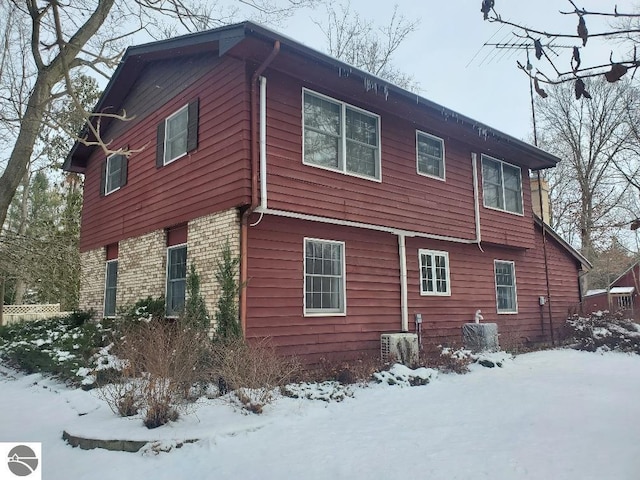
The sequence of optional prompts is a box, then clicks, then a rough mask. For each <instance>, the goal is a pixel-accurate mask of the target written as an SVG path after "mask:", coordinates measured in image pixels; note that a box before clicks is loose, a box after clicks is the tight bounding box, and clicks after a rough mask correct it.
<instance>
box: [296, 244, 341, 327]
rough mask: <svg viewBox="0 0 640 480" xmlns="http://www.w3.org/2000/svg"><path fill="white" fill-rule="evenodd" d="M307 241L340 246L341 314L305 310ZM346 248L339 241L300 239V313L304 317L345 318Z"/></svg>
mask: <svg viewBox="0 0 640 480" xmlns="http://www.w3.org/2000/svg"><path fill="white" fill-rule="evenodd" d="M307 241H312V242H323V243H335V244H338V245H341V246H342V312H322V311H317V310H311V311H309V310H307ZM346 257H347V254H346V246H345V242H341V241H339V240H326V239H324V238H314V237H304V238H303V239H302V269H303V275H302V311H303V313H304V316H305V317H346V316H347V270H346V263H347V262H346Z"/></svg>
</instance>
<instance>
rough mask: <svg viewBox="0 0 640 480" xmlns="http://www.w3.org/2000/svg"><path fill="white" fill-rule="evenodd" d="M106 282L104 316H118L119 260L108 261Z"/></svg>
mask: <svg viewBox="0 0 640 480" xmlns="http://www.w3.org/2000/svg"><path fill="white" fill-rule="evenodd" d="M105 270H106V272H105V282H104V316H105V317H115V315H116V290H117V285H118V260H109V261H107V264H106V268H105Z"/></svg>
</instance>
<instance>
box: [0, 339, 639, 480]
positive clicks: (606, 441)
mask: <svg viewBox="0 0 640 480" xmlns="http://www.w3.org/2000/svg"><path fill="white" fill-rule="evenodd" d="M352 393H353V397H350V396H347V397H346V398H345V400H344V401H342V402H330V403H327V402H324V401H319V400H302V399H293V398H280V399H278V401H277V402H276V403H275V404H274V405H272V406H268V407H267V408H266V409H265V413H264V414H263V415H260V416H258V415H245V414H242V413H241V412H240V411H239V410H237V409H234V408H233V407H232V406H231V405H229V403H228V402H225V401H223V400H221V399H216V400H205V399H203V400H202V401H200V402H199V403H198V404H197V405H196V406H194V408H193V409H192V411H191V413H189V414H187V415H184V416H183V417H182V419H181V420H179V421H178V422H176V423H174V424H171V425H167V426H164V427H161V428H159V429H156V430H152V431H149V430H147V429H146V428H144V427H142V426H141V420H140V419H121V418H116V417H115V416H114V415H113V414H112V413H111V411H110V410H109V409H108V408H107V407H106V405H105V404H104V403H103V402H102V400H99V399H98V398H96V396H95V394H94V393H93V392H84V391H82V390H70V389H67V388H65V387H63V386H61V385H60V384H57V383H55V382H53V381H51V380H48V379H43V378H42V377H40V376H38V375H31V376H21V375H17V374H15V373H14V372H12V371H10V370H7V369H4V368H2V367H0V441H6V442H17V441H20V442H29V441H34V442H42V443H43V445H42V452H43V453H42V454H43V478H45V479H61V480H62V479H64V480H69V479H85V478H86V479H89V478H91V479H92V480H93V479H95V480H99V479H118V480H122V479H126V478H147V477H150V478H154V479H179V478H183V479H186V478H194V479H195V478H198V479H200V478H201V479H208V478H211V479H213V478H216V479H217V478H225V479H226V478H229V479H231V478H238V479H261V480H262V479H289V478H291V479H305V480H306V479H360V478H363V479H378V478H380V479H383V478H384V479H403V480H406V479H409V478H413V479H429V480H436V479H447V480H452V479H482V478H486V479H492V480H503V479H504V480H518V479H554V480H563V479H567V480H568V479H571V480H577V479H580V480H587V479H615V480H624V479H629V480H631V479H638V478H640V356H633V355H626V354H616V353H606V354H603V355H601V354H597V353H586V352H578V351H572V350H556V351H546V352H537V353H531V354H527V355H521V356H518V357H516V358H515V359H514V360H513V361H508V362H506V363H505V365H504V367H503V368H492V369H489V368H482V367H474V368H473V371H472V372H471V373H469V374H467V375H439V376H438V377H437V378H435V379H432V380H431V382H430V383H429V384H428V385H425V386H416V387H400V386H387V385H372V386H370V387H368V388H353V389H352ZM79 413H81V414H83V415H82V416H79V415H78V414H79ZM63 429H70V430H72V431H73V432H76V433H78V434H81V433H84V434H87V435H90V434H99V436H100V437H101V438H109V437H117V438H122V437H123V436H126V437H128V438H129V439H138V438H157V439H160V440H163V445H165V446H168V445H171V444H172V443H175V441H178V440H184V439H191V438H199V439H200V441H198V442H197V443H193V444H186V445H184V446H183V447H182V448H179V449H172V450H171V451H170V452H169V453H164V452H163V453H157V454H156V453H154V451H152V450H151V449H149V448H147V449H146V450H144V451H142V452H139V453H122V452H109V451H105V450H90V451H86V450H80V449H78V448H72V447H70V446H69V445H67V444H66V443H65V442H64V441H62V440H61V435H62V430H63Z"/></svg>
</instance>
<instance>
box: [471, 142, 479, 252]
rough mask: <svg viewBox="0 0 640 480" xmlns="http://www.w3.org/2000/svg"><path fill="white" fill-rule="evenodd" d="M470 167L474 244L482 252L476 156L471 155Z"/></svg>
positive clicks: (474, 154) (475, 154)
mask: <svg viewBox="0 0 640 480" xmlns="http://www.w3.org/2000/svg"><path fill="white" fill-rule="evenodd" d="M471 166H472V168H473V203H474V208H475V211H474V214H475V220H476V242H475V243H477V244H478V248H479V249H480V250H482V246H481V245H480V243H481V242H482V233H481V232H480V194H479V188H478V154H477V153H472V154H471Z"/></svg>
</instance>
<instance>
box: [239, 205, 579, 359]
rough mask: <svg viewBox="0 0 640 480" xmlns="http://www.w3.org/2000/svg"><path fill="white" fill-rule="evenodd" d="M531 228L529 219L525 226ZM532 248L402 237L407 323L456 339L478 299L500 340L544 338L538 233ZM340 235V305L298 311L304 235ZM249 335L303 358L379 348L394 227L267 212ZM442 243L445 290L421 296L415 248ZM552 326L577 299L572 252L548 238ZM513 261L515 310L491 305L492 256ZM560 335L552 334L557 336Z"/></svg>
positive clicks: (254, 257)
mask: <svg viewBox="0 0 640 480" xmlns="http://www.w3.org/2000/svg"><path fill="white" fill-rule="evenodd" d="M532 229H533V228H532ZM535 235H536V248H534V249H530V250H522V249H504V248H498V247H495V246H491V245H483V250H484V251H481V250H480V249H479V248H478V246H477V245H464V244H457V243H451V242H440V241H430V240H424V239H418V238H407V239H406V243H407V269H408V300H409V328H410V330H411V331H415V330H414V329H415V323H414V318H415V314H416V313H421V314H422V317H423V322H424V323H423V341H424V342H426V343H436V344H438V343H441V342H442V341H449V342H453V343H455V344H458V345H459V344H460V341H461V338H460V328H461V326H462V324H463V323H466V322H472V321H473V319H474V314H475V311H476V310H477V309H481V310H482V314H483V315H484V321H486V322H496V323H498V326H499V332H500V334H501V341H502V342H503V344H514V343H522V342H539V341H548V340H549V339H550V336H549V319H548V309H547V306H546V305H545V306H544V308H542V309H541V307H540V305H539V300H538V298H539V296H545V297H546V283H545V275H544V263H543V253H542V243H541V242H542V240H541V233H540V232H539V231H538V229H536V231H535ZM304 237H313V238H321V239H326V240H337V241H343V242H345V258H346V281H347V294H346V305H347V314H346V315H345V316H337V317H331V316H327V317H305V316H304V315H303V276H304V273H303V251H304V250H303V239H304ZM248 245H249V263H248V268H249V283H248V286H247V298H248V311H247V316H248V320H247V335H248V337H249V338H256V337H264V336H270V337H272V338H273V339H274V341H275V343H276V345H279V346H280V347H281V348H282V350H283V352H286V353H293V354H297V355H300V356H301V357H302V358H303V359H304V361H306V362H315V361H318V360H319V359H320V358H322V357H340V356H356V355H359V354H363V353H368V354H376V353H377V352H378V351H379V341H380V334H381V333H385V332H398V331H400V329H401V313H400V280H399V261H398V244H397V237H396V236H395V235H391V234H385V233H379V232H372V231H367V230H362V229H356V228H348V227H338V226H333V225H327V224H320V223H314V222H306V221H301V220H294V219H285V218H279V217H273V216H268V215H267V216H264V218H263V219H262V221H261V222H260V223H259V224H258V226H256V227H251V228H249V240H248ZM421 248H424V249H432V250H442V251H447V252H449V262H450V276H451V290H452V294H451V296H450V297H438V296H421V295H420V283H419V282H420V280H419V260H418V250H419V249H421ZM548 254H549V263H550V282H551V305H552V314H553V323H554V329H555V330H556V332H555V333H556V334H557V330H558V329H559V328H560V326H561V325H562V324H563V323H564V321H565V320H566V318H567V314H568V311H569V309H570V308H573V307H575V306H576V304H577V303H578V301H579V290H578V272H577V264H576V261H575V259H573V257H571V256H570V255H569V254H568V252H566V250H564V249H562V248H561V247H560V246H559V245H558V244H557V243H555V241H553V240H552V239H548ZM496 259H498V260H509V261H513V262H515V271H516V287H517V300H518V313H517V314H498V313H497V311H496V292H495V276H494V260H496ZM556 338H557V336H556Z"/></svg>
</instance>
